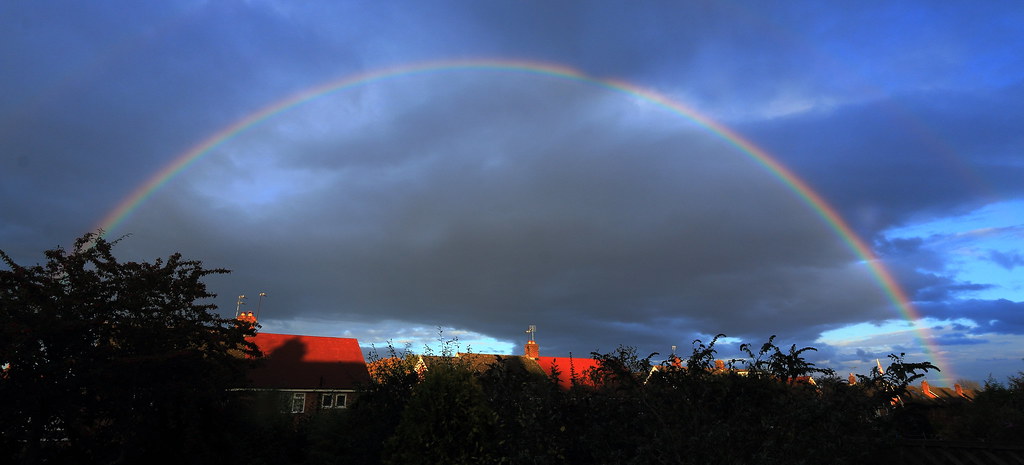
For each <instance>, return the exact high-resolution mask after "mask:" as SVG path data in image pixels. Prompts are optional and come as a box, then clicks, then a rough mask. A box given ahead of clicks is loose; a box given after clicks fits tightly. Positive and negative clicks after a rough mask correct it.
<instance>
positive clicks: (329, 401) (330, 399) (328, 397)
mask: <svg viewBox="0 0 1024 465" xmlns="http://www.w3.org/2000/svg"><path fill="white" fill-rule="evenodd" d="M331 407H334V395H333V394H321V395H320V408H331Z"/></svg>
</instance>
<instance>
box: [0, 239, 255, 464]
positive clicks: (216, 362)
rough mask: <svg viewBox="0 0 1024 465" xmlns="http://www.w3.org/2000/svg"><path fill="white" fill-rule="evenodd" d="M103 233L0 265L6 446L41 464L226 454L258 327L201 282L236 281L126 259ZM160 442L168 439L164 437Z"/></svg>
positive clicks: (0, 419)
mask: <svg viewBox="0 0 1024 465" xmlns="http://www.w3.org/2000/svg"><path fill="white" fill-rule="evenodd" d="M117 242H118V241H108V240H106V239H104V238H103V237H102V236H101V235H100V234H97V233H90V234H86V235H84V236H82V237H80V238H78V239H77V240H76V241H75V243H74V246H73V248H72V249H71V250H66V249H64V248H62V247H57V248H55V249H53V250H48V251H46V252H45V258H46V262H45V263H44V264H42V265H39V264H37V265H33V266H22V265H19V264H17V263H15V261H14V260H13V259H12V258H11V257H10V256H9V255H8V254H7V253H5V252H3V251H0V259H2V260H3V262H4V264H5V265H6V267H4V268H6V269H0V368H2V370H3V372H2V377H0V398H2V399H3V400H4V406H3V409H2V410H0V412H2V413H0V428H2V432H3V441H4V442H5V444H2V447H0V449H4V450H6V451H10V452H9V453H11V454H14V456H13V457H11V458H16V459H19V460H21V461H23V462H26V463H30V462H37V461H45V460H49V459H54V458H58V457H60V456H73V457H75V460H76V461H78V462H80V463H89V462H117V461H134V460H133V459H142V458H144V457H146V456H155V455H158V454H159V455H162V456H164V457H168V455H166V454H173V455H171V456H176V455H178V454H184V453H186V452H187V453H191V454H193V455H195V454H197V450H196V449H206V448H215V447H218V446H217V445H216V444H213V443H212V442H213V441H210V436H209V434H210V431H208V430H210V429H211V428H214V427H215V426H216V424H217V421H213V419H215V418H223V416H219V415H218V413H219V412H220V411H221V409H223V408H224V406H225V404H226V402H227V401H228V395H229V391H228V388H231V387H239V386H242V385H243V384H244V381H245V370H246V366H247V365H248V364H250V362H251V360H252V359H253V357H254V356H256V355H258V354H259V353H258V350H257V348H256V347H255V346H254V345H253V344H251V343H250V342H247V341H246V336H250V335H252V334H254V331H255V328H253V327H252V326H251V325H242V324H238V323H237V322H236V321H235V320H234V319H226V318H222V317H220V316H219V315H218V314H217V313H215V312H214V310H215V308H216V307H215V306H214V305H212V304H206V303H202V302H201V301H202V300H203V299H208V298H210V297H213V295H212V294H211V293H210V292H209V291H208V290H207V288H206V285H205V283H204V282H203V279H204V278H205V277H207V276H210V275H214V274H222V273H227V272H228V271H227V270H223V269H207V268H204V267H203V265H202V263H201V262H199V261H196V260H187V259H184V258H182V256H181V254H177V253H176V254H173V255H171V256H169V257H167V258H166V259H160V258H158V259H156V260H154V261H153V262H121V261H118V259H117V258H115V256H114V254H113V247H114V245H115V244H116V243H117ZM156 438H159V440H156Z"/></svg>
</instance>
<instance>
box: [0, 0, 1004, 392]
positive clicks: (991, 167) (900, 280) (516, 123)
mask: <svg viewBox="0 0 1024 465" xmlns="http://www.w3.org/2000/svg"><path fill="white" fill-rule="evenodd" d="M848 3H852V4H851V5H840V4H839V2H815V1H793V2H760V1H751V2H742V1H715V2H699V1H692V2H691V1H684V2H666V1H649V2H619V1H615V2H611V1H585V2H584V1H522V0H520V1H504V0H493V1H487V2H477V1H432V0H417V1H389V2H360V1H324V2H321V1H305V2H293V1H283V0H282V1H273V0H250V1H231V0H227V1H199V0H196V1H166V2H132V1H104V2H79V1H67V2H60V1H42V2H28V1H8V2H2V3H0V88H2V89H3V92H0V218H2V222H0V250H4V251H5V252H6V253H8V254H10V255H11V256H12V257H14V259H15V260H17V261H18V262H19V263H21V264H25V265H31V264H35V263H40V262H42V261H43V259H44V258H43V255H42V252H43V251H44V250H47V249H51V248H54V247H56V246H64V247H69V246H70V245H71V244H73V242H74V240H75V239H76V238H77V237H79V236H81V235H82V234H85V233H87V232H90V231H97V230H98V229H99V228H103V229H104V231H105V233H106V235H107V237H108V238H118V237H122V236H125V235H128V236H127V237H126V238H124V239H123V240H122V241H121V242H120V243H119V244H118V246H117V247H116V249H115V251H116V253H117V255H118V256H119V257H120V258H121V259H122V260H148V261H151V260H154V259H156V258H158V257H166V256H167V255H170V254H172V253H174V252H181V253H182V254H184V256H185V257H188V258H194V259H198V260H202V261H203V263H204V264H205V265H206V266H208V267H211V268H219V267H222V268H228V269H230V270H232V272H231V273H230V274H229V275H224V276H213V277H210V278H209V279H208V281H207V283H208V285H209V287H210V290H211V291H213V292H214V293H216V294H217V295H218V296H217V297H216V298H214V299H211V301H210V303H214V304H216V305H218V307H219V311H220V312H221V313H222V314H224V315H229V316H233V315H234V313H235V311H236V310H237V309H239V308H240V309H241V310H245V311H258V312H259V314H260V315H259V317H260V321H261V323H262V325H263V328H262V330H263V331H266V332H279V333H289V334H311V335H319V336H339V337H355V338H358V339H359V341H360V343H361V344H362V345H363V346H364V347H367V348H368V350H369V348H370V347H375V348H377V349H381V348H384V347H385V346H387V344H388V343H389V342H390V343H392V344H394V345H396V346H399V347H402V346H405V345H409V346H410V347H411V348H412V349H413V350H414V351H417V352H418V351H422V350H424V345H426V344H432V345H430V346H429V347H432V349H431V350H437V347H438V346H437V342H438V341H439V340H443V339H447V338H457V339H458V344H459V345H460V348H461V349H460V350H471V351H474V352H486V353H510V354H518V353H521V351H522V345H523V343H524V342H525V340H526V336H527V335H526V334H525V333H524V331H525V330H526V328H527V327H528V325H536V326H537V333H536V338H537V341H538V344H539V345H540V348H541V353H542V355H546V356H548V355H550V356H569V355H570V354H572V356H574V357H586V356H588V355H589V354H590V353H591V352H595V351H597V352H609V351H612V350H614V349H615V348H616V347H617V346H619V345H628V346H634V347H636V348H638V350H639V351H640V352H641V353H643V354H646V353H650V352H658V353H659V354H660V355H659V357H661V358H664V357H666V356H667V355H668V354H669V353H671V352H672V350H673V347H676V349H675V350H676V351H677V353H681V354H686V353H688V352H689V350H690V348H691V347H692V343H693V341H694V340H696V339H700V340H702V341H704V342H707V341H708V340H710V338H712V337H714V335H716V334H726V335H727V336H728V337H727V338H725V339H722V340H720V341H719V348H720V352H719V355H720V357H722V358H729V357H734V356H739V352H738V346H739V344H740V343H744V342H746V343H751V344H754V345H755V346H760V344H761V343H762V342H764V341H765V340H767V339H768V338H769V337H770V336H772V335H777V336H778V337H777V339H776V342H777V343H779V345H780V346H782V347H783V348H784V349H788V347H789V346H790V345H792V344H795V345H797V347H805V346H813V347H815V348H817V351H816V352H807V353H805V354H810V359H811V360H812V361H813V362H815V363H817V364H818V366H821V367H832V368H834V369H836V370H837V371H838V372H839V373H840V374H843V375H845V373H847V372H855V373H861V374H866V373H868V372H869V370H870V369H871V367H873V366H875V365H876V360H877V359H880V360H881V362H882V363H883V364H886V362H887V356H888V354H891V353H895V354H900V353H905V354H906V358H907V360H908V361H931V362H933V363H935V364H936V365H938V366H939V367H940V368H941V370H942V371H941V372H939V373H936V372H932V373H930V374H929V375H928V379H929V380H931V381H933V382H938V383H939V384H940V385H950V384H951V383H952V382H954V381H955V380H960V379H969V380H975V381H983V380H985V379H986V378H989V377H990V376H991V377H992V378H993V379H995V380H996V381H1005V379H1006V377H1007V376H1010V375H1015V374H1017V373H1019V372H1020V371H1022V370H1024V277H1022V276H1024V273H1022V272H1024V250H1022V247H1021V244H1022V243H1024V242H1022V239H1024V132H1022V131H1021V129H1020V128H1022V127H1024V105H1021V104H1020V103H1021V102H1022V101H1024V29H1022V28H1021V27H1020V25H1021V24H1024V7H1022V6H1021V5H1020V4H1019V3H1017V2H1001V1H994V2H982V3H977V2H966V1H965V2H956V1H948V2H932V1H921V2H891V1H878V2H873V1H865V2H848ZM260 292H265V293H266V297H265V298H262V299H261V298H259V297H258V294H259V293H260ZM239 295H246V296H248V297H247V299H246V300H245V305H244V306H241V307H239V306H238V305H237V302H238V296H239ZM439 332H440V334H439Z"/></svg>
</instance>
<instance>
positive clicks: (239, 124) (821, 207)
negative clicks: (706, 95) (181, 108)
mask: <svg viewBox="0 0 1024 465" xmlns="http://www.w3.org/2000/svg"><path fill="white" fill-rule="evenodd" d="M466 70H489V71H505V72H517V73H525V74H536V75H544V76H552V77H556V78H561V79H567V80H573V81H579V82H583V83H587V84H590V85H596V86H599V87H603V88H606V89H609V90H612V91H615V92H620V93H623V94H626V95H628V96H632V97H635V98H640V99H642V100H644V101H647V102H651V103H653V104H655V105H657V106H659V107H662V108H664V109H666V110H668V111H669V112H671V113H675V114H677V115H679V116H682V117H684V118H686V119H689V120H691V121H693V122H695V123H697V124H698V125H700V126H702V127H704V128H706V129H708V130H709V131H711V132H712V133H714V134H715V135H716V136H718V137H720V138H721V139H723V140H725V141H726V142H728V143H729V144H731V145H733V146H735V147H736V148H738V149H740V151H742V152H743V153H744V154H746V155H747V156H749V157H750V158H751V159H753V160H754V161H755V162H757V163H758V164H760V165H761V166H762V167H764V169H766V170H767V171H768V172H769V173H771V174H772V175H774V176H775V177H777V178H778V179H779V180H781V181H782V182H783V183H784V184H785V185H786V186H787V187H788V188H789V189H790V190H791V191H793V192H794V193H795V194H796V195H797V196H798V197H799V198H800V200H801V201H803V202H804V203H805V204H807V205H808V206H809V207H810V208H811V209H812V210H813V211H814V212H815V213H817V215H818V216H819V217H821V219H823V220H824V221H825V223H826V224H827V225H828V227H829V228H831V229H832V230H833V231H835V232H836V234H837V235H838V236H839V237H840V238H841V239H842V240H843V242H845V243H846V245H847V246H848V247H849V248H850V250H852V251H853V252H854V253H855V254H856V255H857V256H858V257H860V258H861V259H862V260H863V261H864V263H866V264H867V266H868V267H869V268H870V271H871V273H872V274H873V276H874V278H875V279H876V280H877V281H878V283H879V284H880V286H881V288H882V290H883V291H884V292H885V294H886V296H887V298H888V299H889V300H890V301H892V302H893V303H894V304H895V305H896V307H897V308H898V309H899V312H900V313H901V315H902V317H903V318H905V319H906V320H908V321H910V322H911V323H913V322H915V321H917V320H920V319H921V315H920V313H919V312H918V311H917V309H916V308H915V307H914V305H913V303H912V301H911V300H910V298H909V297H908V296H907V294H906V292H905V291H904V290H903V289H902V287H901V286H900V285H899V283H898V282H897V281H896V279H895V278H894V277H893V275H892V273H891V272H890V271H889V270H888V269H887V268H886V267H885V266H884V265H883V264H882V262H881V260H879V259H878V257H877V256H876V255H875V254H874V252H873V251H872V250H871V248H870V247H869V246H868V245H867V244H866V243H865V242H864V241H863V240H862V239H861V238H860V237H859V236H858V235H857V234H856V233H855V232H854V231H853V230H852V229H851V228H850V225H849V224H847V223H846V221H845V220H844V219H843V218H842V217H841V216H840V215H839V212H838V211H836V209H835V208H833V207H832V206H831V205H829V203H828V202H826V201H825V199H824V198H823V197H822V196H821V195H820V194H818V193H817V192H816V191H814V189H812V188H811V186H810V185H808V184H807V183H806V182H805V181H804V180H802V179H800V178H799V177H798V176H797V175H796V174H794V173H793V172H792V171H790V170H789V169H788V168H786V167H785V166H783V165H782V163H779V161H778V160H776V159H775V158H773V157H772V156H771V155H769V154H768V153H767V152H766V151H764V150H763V149H761V148H759V147H757V146H756V145H754V144H753V143H751V142H750V141H748V140H746V139H745V138H743V137H742V136H741V135H740V134H738V133H736V132H735V131H733V130H731V129H729V128H728V127H726V126H724V125H722V124H721V123H718V122H716V121H714V120H712V119H711V118H709V117H707V116H704V115H702V114H700V113H698V112H697V111H696V110H694V109H693V108H690V107H688V106H686V105H684V104H682V103H680V102H677V101H674V100H672V99H670V98H668V97H666V96H664V95H662V94H659V93H657V92H655V91H652V90H649V89H644V88H641V87H638V86H635V85H632V84H629V83H627V82H624V81H620V80H615V79H599V78H595V77H591V76H588V75H586V74H584V73H582V72H580V71H578V70H575V69H573V68H569V67H566V66H562V65H557V64H551V63H541V62H531V61H514V60H494V59H469V60H444V61H430V62H421V63H416V64H410V65H403V66H396V67H391V68H385V69H380V70H375V71H370V72H366V73H362V74H356V75H351V76H347V77H343V78H341V79H337V80H333V81H330V82H327V83H325V84H322V85H319V86H316V87H312V88H310V89H307V90H304V91H301V92H298V93H296V94H293V95H291V96H288V97H286V98H284V99H282V100H279V101H277V102H275V103H272V104H270V105H267V106H265V107H263V108H261V109H260V110H258V111H256V112H254V113H251V114H249V115H248V116H246V117H244V118H242V119H240V120H238V121H236V122H234V123H232V124H230V125H228V126H227V127H225V128H223V129H221V130H220V131H217V132H216V133H214V134H212V135H211V136H209V137H207V138H206V139H205V140H203V141H201V142H199V143H198V144H196V145H195V146H193V147H192V148H190V149H189V150H188V151H186V152H185V153H183V154H181V155H179V156H177V157H176V158H175V159H174V160H173V161H172V162H171V163H170V164H168V165H167V166H165V167H164V168H163V169H161V170H160V171H159V172H157V173H156V175H154V176H153V177H151V178H150V179H149V180H147V181H146V182H145V183H143V184H142V185H141V186H139V187H138V188H137V189H135V191H134V192H132V193H131V195H129V196H128V197H127V198H125V199H124V200H123V201H122V202H121V203H120V204H118V205H117V207H116V208H114V209H113V210H112V211H111V212H110V213H109V214H107V216H106V217H104V218H103V220H102V221H101V222H100V223H99V225H98V226H97V228H95V229H98V230H101V231H104V234H109V233H110V232H111V231H113V230H115V229H116V228H117V227H118V226H119V225H120V224H121V223H123V222H124V221H125V219H126V218H128V216H130V215H131V213H132V212H133V211H134V210H135V209H137V208H138V207H139V205H141V204H142V203H144V202H145V201H146V200H147V199H148V198H149V197H150V196H152V195H153V193H154V192H156V191H157V190H159V189H160V188H161V187H162V186H163V185H164V184H166V183H167V182H168V181H169V180H170V179H172V178H174V177H175V176H176V175H177V174H178V173H181V172H182V171H184V170H185V169H187V168H188V167H189V166H190V165H191V164H192V163H195V162H196V160H198V159H200V158H202V156H203V155H205V154H207V153H210V152H211V151H212V150H213V149H215V148H217V147H219V146H221V145H223V144H224V143H225V142H227V141H229V140H231V139H232V138H233V137H234V136H236V135H238V134H240V133H242V132H244V131H246V130H247V129H249V128H251V127H253V126H256V125H258V124H260V123H262V122H264V121H266V120H267V119H269V118H272V117H274V116H276V115H278V114H280V113H282V112H284V111H286V110H288V109H290V108H293V107H295V106H298V105H301V104H303V103H305V102H308V101H311V100H313V99H316V98H318V97H322V96H325V95H327V94H331V93H334V92H340V91H343V90H346V89H351V88H353V87H357V86H362V85H367V84H370V83H374V82H378V81H383V80H387V79H393V78H396V77H400V76H409V75H416V74H426V73H434V72H440V71H466ZM914 326H915V328H916V329H915V332H916V333H917V336H918V338H919V340H920V341H921V345H922V346H923V347H924V349H925V352H926V355H927V356H928V357H929V358H930V360H932V361H933V363H935V364H936V365H937V366H940V367H945V368H946V370H945V372H944V373H943V374H944V375H945V376H944V378H945V379H947V380H948V379H954V378H953V375H952V372H951V369H950V367H951V364H950V363H949V362H948V361H946V360H944V358H943V357H940V356H939V355H940V354H941V352H940V351H939V350H938V349H937V347H935V346H934V344H932V343H930V342H929V341H930V339H931V338H930V335H929V334H928V332H927V329H926V328H923V327H920V326H918V325H916V324H915V325H914Z"/></svg>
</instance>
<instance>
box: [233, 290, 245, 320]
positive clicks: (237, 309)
mask: <svg viewBox="0 0 1024 465" xmlns="http://www.w3.org/2000/svg"><path fill="white" fill-rule="evenodd" d="M242 305H245V296H244V295H240V296H238V302H235V318H238V313H239V312H241V311H242Z"/></svg>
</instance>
